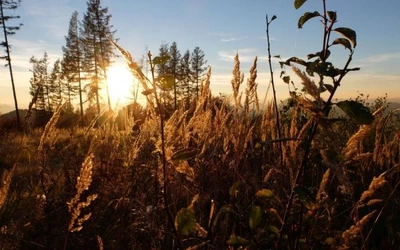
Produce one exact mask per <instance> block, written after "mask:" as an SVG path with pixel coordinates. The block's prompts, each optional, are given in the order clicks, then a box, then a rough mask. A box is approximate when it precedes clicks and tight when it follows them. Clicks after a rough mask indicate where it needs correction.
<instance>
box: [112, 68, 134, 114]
mask: <svg viewBox="0 0 400 250" xmlns="http://www.w3.org/2000/svg"><path fill="white" fill-rule="evenodd" d="M107 83H108V91H109V93H110V99H111V103H112V106H113V107H114V108H115V107H116V106H121V105H125V104H128V103H129V102H130V101H132V93H133V91H132V88H133V84H134V78H133V76H132V74H131V73H130V72H129V69H128V68H127V67H124V66H122V65H118V64H117V65H114V66H112V67H110V68H109V69H108V70H107Z"/></svg>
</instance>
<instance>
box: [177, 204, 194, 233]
mask: <svg viewBox="0 0 400 250" xmlns="http://www.w3.org/2000/svg"><path fill="white" fill-rule="evenodd" d="M195 225H196V216H195V214H194V210H193V209H191V208H182V209H181V210H179V212H178V213H177V214H176V217H175V228H176V230H177V231H178V232H179V233H180V234H181V235H189V234H190V233H191V232H193V231H194V226H195Z"/></svg>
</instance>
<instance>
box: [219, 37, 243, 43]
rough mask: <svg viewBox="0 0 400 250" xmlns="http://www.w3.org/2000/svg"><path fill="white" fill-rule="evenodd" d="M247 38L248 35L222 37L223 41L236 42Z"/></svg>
mask: <svg viewBox="0 0 400 250" xmlns="http://www.w3.org/2000/svg"><path fill="white" fill-rule="evenodd" d="M245 39H247V36H241V37H233V36H231V37H227V38H221V42H236V41H241V40H245Z"/></svg>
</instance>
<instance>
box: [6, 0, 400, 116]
mask: <svg viewBox="0 0 400 250" xmlns="http://www.w3.org/2000/svg"><path fill="white" fill-rule="evenodd" d="M293 2H294V0H169V1H165V0H102V1H101V5H102V6H103V7H108V8H109V13H110V14H111V15H112V19H111V24H112V25H113V26H114V29H116V30H117V32H116V34H115V37H116V38H119V42H118V43H119V44H120V45H121V46H122V47H123V48H125V49H126V50H128V51H129V52H130V53H131V54H132V55H133V57H134V58H136V59H139V58H141V57H142V56H143V55H144V54H145V53H146V49H148V50H150V51H151V52H152V54H153V55H155V54H157V52H158V49H159V47H160V45H161V44H162V43H169V44H171V43H172V42H174V41H175V42H176V43H177V45H178V49H179V50H180V51H181V53H182V54H183V53H184V52H185V51H186V50H187V49H188V50H190V51H192V50H193V49H194V48H195V47H196V46H198V47H200V48H201V49H202V50H203V51H204V53H205V57H206V60H207V65H209V66H211V69H212V78H211V89H212V91H213V93H214V94H215V95H218V94H219V93H223V94H228V95H229V94H231V85H230V80H231V78H232V69H233V63H234V62H233V57H234V55H235V53H236V52H237V53H238V54H239V58H240V62H241V70H242V72H244V73H245V79H246V78H247V76H248V72H249V69H250V67H251V64H252V62H253V60H254V58H255V57H256V56H257V57H258V78H257V82H258V89H259V97H260V99H261V100H262V99H263V98H264V97H265V96H267V99H271V98H272V91H271V89H270V88H268V86H269V83H270V76H269V71H268V62H267V58H268V57H267V41H266V32H265V31H266V24H265V21H266V20H265V18H266V15H268V16H269V17H270V18H271V17H272V16H273V15H276V16H277V19H276V20H274V22H273V23H272V24H271V25H270V39H271V54H272V55H280V56H281V57H282V58H284V59H285V58H290V57H292V56H297V57H300V58H305V57H306V56H307V54H310V53H315V52H317V51H319V50H321V46H322V32H323V30H322V25H321V23H320V22H319V21H318V20H317V19H313V20H310V21H309V22H307V23H306V24H305V26H304V27H303V29H298V28H297V21H298V19H299V17H300V16H302V14H303V13H304V12H306V11H312V12H313V11H316V10H317V11H319V12H322V4H321V3H322V1H321V0H308V1H307V2H306V3H305V4H304V5H303V6H302V7H301V8H300V9H299V10H296V9H295V8H294V7H293ZM327 8H328V10H332V11H337V15H338V23H337V24H336V27H349V28H351V29H353V30H355V31H356V32H357V47H356V50H355V53H354V56H353V61H352V64H351V67H360V68H361V70H360V71H359V72H350V73H349V74H348V75H347V76H346V77H345V78H344V80H343V82H342V85H341V87H340V88H339V90H338V92H337V95H336V97H337V98H340V99H341V98H350V97H352V98H355V97H356V96H357V95H358V94H359V93H362V94H365V95H367V94H369V95H370V98H376V97H382V96H384V95H385V94H386V93H387V94H388V98H389V99H390V100H397V101H398V100H400V15H399V13H398V11H399V10H400V1H399V0H382V1H376V0H351V1H349V0H327ZM75 10H76V11H78V12H79V13H80V19H82V16H83V13H84V12H85V11H86V1H85V0H23V1H22V4H21V6H20V7H19V8H18V9H17V10H16V11H15V12H14V14H17V15H20V16H21V18H20V19H19V20H18V22H22V23H23V26H22V28H21V30H20V31H18V32H17V34H16V35H14V36H12V37H10V38H9V41H10V44H11V45H12V54H11V58H12V63H13V68H14V75H15V82H16V91H17V97H18V102H19V107H20V108H26V107H27V105H28V103H29V101H30V98H31V97H30V96H29V79H30V77H31V76H32V73H31V72H30V68H31V65H30V64H29V59H30V58H31V57H32V56H35V57H37V58H41V57H42V56H43V54H44V52H47V53H48V55H49V57H50V61H51V62H54V61H55V60H57V59H59V58H62V50H61V47H62V46H63V45H64V44H65V35H66V34H67V31H68V25H69V20H70V17H71V15H72V12H73V11H75ZM1 38H2V37H1ZM334 38H336V36H335V37H334ZM1 40H2V39H1ZM347 55H348V50H347V51H346V50H345V49H344V48H341V47H338V48H336V49H333V50H332V55H331V58H330V59H331V61H332V62H333V63H334V65H335V66H337V67H342V66H343V65H344V64H345V62H346V60H347ZM117 63H123V62H120V61H117ZM51 64H52V63H51ZM51 64H50V65H51ZM273 69H274V77H275V84H276V92H277V95H278V98H280V99H284V98H286V97H287V96H288V85H287V84H285V83H284V82H283V81H282V80H281V79H280V78H279V73H280V68H279V64H278V59H274V60H273ZM287 71H288V72H290V68H287ZM245 82H246V80H245ZM245 82H244V84H245ZM295 84H296V86H297V87H301V85H300V83H299V82H297V83H296V82H295ZM0 106H3V107H4V106H11V107H12V106H13V99H12V90H11V84H10V77H9V72H8V68H6V67H2V68H0Z"/></svg>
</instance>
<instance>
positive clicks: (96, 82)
mask: <svg viewBox="0 0 400 250" xmlns="http://www.w3.org/2000/svg"><path fill="white" fill-rule="evenodd" d="M111 17H112V16H111V15H110V14H108V8H103V7H101V4H100V0H89V1H88V2H87V11H86V13H85V14H84V18H83V28H82V32H81V34H82V40H83V45H84V46H83V47H84V65H85V71H86V74H87V76H88V78H89V79H91V82H90V87H89V89H90V91H91V92H92V93H89V96H91V94H92V95H94V96H95V98H96V105H97V112H98V113H100V100H99V90H100V82H101V81H105V80H106V79H107V74H106V71H107V68H108V67H109V66H110V65H111V62H112V58H113V57H114V56H115V54H114V52H113V48H114V47H113V44H112V42H111V41H112V40H114V34H115V31H113V30H112V28H113V26H112V25H111V24H110V21H111ZM106 87H107V85H106ZM107 98H108V106H109V109H111V103H110V95H109V94H108V87H107Z"/></svg>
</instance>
